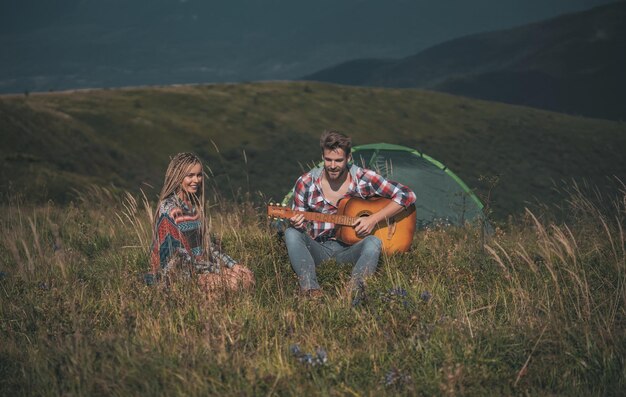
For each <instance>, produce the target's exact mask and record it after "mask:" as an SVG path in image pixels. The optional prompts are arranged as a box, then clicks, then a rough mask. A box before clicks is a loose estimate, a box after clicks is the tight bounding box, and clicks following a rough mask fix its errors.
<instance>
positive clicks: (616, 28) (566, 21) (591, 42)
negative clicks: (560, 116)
mask: <svg viewBox="0 0 626 397" xmlns="http://www.w3.org/2000/svg"><path fill="white" fill-rule="evenodd" d="M625 43H626V2H624V1H621V2H617V3H614V4H610V5H606V6H602V7H596V8H594V9H592V10H589V11H584V12H580V13H575V14H569V15H565V16H562V17H559V18H555V19H551V20H548V21H544V22H541V23H535V24H531V25H526V26H522V27H518V28H514V29H510V30H504V31H496V32H490V33H484V34H478V35H472V36H467V37H462V38H459V39H456V40H452V41H448V42H445V43H443V44H440V45H437V46H435V47H432V48H430V49H427V50H425V51H422V52H420V53H418V54H416V55H413V56H410V57H407V58H404V59H400V60H396V61H395V62H393V61H390V60H380V61H373V60H369V61H367V65H366V66H364V65H363V64H364V63H365V61H362V62H357V61H353V62H351V63H348V64H343V65H339V66H337V67H335V68H331V69H326V70H323V71H320V72H318V73H315V74H312V75H309V76H307V77H305V78H304V79H305V80H316V81H327V82H334V83H341V84H356V85H368V86H382V87H419V88H427V89H431V90H437V91H443V92H448V93H453V94H459V95H464V96H469V97H474V98H481V99H489V100H495V101H501V102H506V103H513V104H521V105H528V106H534V107H539V108H544V109H549V110H555V111H560V112H567V113H572V114H581V115H585V116H590V117H601V118H609V119H624V118H626V75H625V74H624V73H623V71H624V70H626V44H625ZM355 64H358V65H359V67H358V68H356V67H354V65H355ZM352 75H356V76H362V77H361V78H358V79H356V80H355V79H354V78H353V77H351V76H352Z"/></svg>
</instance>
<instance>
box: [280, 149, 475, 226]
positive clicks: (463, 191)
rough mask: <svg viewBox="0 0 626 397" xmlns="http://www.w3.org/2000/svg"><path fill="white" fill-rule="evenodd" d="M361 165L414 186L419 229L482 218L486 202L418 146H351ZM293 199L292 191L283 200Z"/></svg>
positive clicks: (458, 223) (410, 186) (355, 157)
mask: <svg viewBox="0 0 626 397" xmlns="http://www.w3.org/2000/svg"><path fill="white" fill-rule="evenodd" d="M352 158H353V161H354V163H355V164H357V165H358V166H361V167H364V168H369V169H371V170H374V171H376V172H378V173H379V174H381V175H382V176H384V177H385V178H387V179H391V180H394V181H397V182H400V183H402V184H404V185H406V186H408V187H409V188H411V190H413V191H414V192H415V194H416V196H417V201H416V202H415V207H416V215H417V227H418V228H420V229H423V228H427V227H433V226H445V225H456V226H462V225H465V224H466V223H468V222H469V223H474V222H476V221H480V220H484V219H483V204H482V203H481V202H480V200H479V199H478V197H476V195H475V194H474V193H473V192H472V191H471V190H470V189H469V188H468V187H467V185H466V184H465V183H464V182H463V181H462V180H461V179H460V178H459V177H458V176H457V175H456V174H454V173H453V172H452V171H451V170H450V169H448V168H447V167H446V166H445V165H443V164H441V163H440V162H439V161H437V160H435V159H433V158H432V157H429V156H427V155H425V154H424V153H421V152H419V151H417V150H415V149H411V148H408V147H405V146H400V145H393V144H388V143H374V144H368V145H361V146H355V147H353V148H352ZM290 201H291V193H290V194H288V195H287V196H286V197H285V200H283V203H285V204H287V203H290Z"/></svg>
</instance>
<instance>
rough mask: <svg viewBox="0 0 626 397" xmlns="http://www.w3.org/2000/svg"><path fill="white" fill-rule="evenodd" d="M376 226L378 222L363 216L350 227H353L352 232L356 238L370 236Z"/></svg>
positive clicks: (372, 217)
mask: <svg viewBox="0 0 626 397" xmlns="http://www.w3.org/2000/svg"><path fill="white" fill-rule="evenodd" d="M376 224H378V221H377V220H376V218H375V217H374V216H363V217H360V218H358V219H357V220H356V221H355V222H354V225H352V226H353V227H354V231H355V232H356V234H357V236H359V237H365V236H369V235H370V234H372V231H373V230H374V228H375V227H376Z"/></svg>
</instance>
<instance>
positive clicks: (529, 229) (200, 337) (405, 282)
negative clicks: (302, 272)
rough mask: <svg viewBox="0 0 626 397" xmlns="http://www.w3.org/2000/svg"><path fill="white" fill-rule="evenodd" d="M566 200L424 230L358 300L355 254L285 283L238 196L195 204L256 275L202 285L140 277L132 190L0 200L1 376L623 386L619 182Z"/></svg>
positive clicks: (356, 390)
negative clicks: (65, 200) (487, 225)
mask: <svg viewBox="0 0 626 397" xmlns="http://www.w3.org/2000/svg"><path fill="white" fill-rule="evenodd" d="M572 189H573V191H572V194H571V195H570V198H569V200H568V201H567V202H566V203H565V204H564V205H565V206H566V208H567V209H568V214H569V218H568V219H567V220H564V221H559V222H557V221H554V220H553V219H554V217H553V216H552V214H551V213H550V212H537V211H530V210H529V211H527V212H526V213H525V214H524V215H523V216H521V217H520V218H519V219H518V220H516V221H513V222H511V223H510V225H507V226H499V227H496V231H495V233H494V235H493V236H491V237H490V238H489V240H488V241H487V243H486V246H485V247H483V243H482V241H483V240H482V237H481V233H480V230H479V229H475V228H471V227H469V228H458V229H454V228H448V229H435V230H425V231H421V232H419V233H418V234H417V235H416V237H415V240H414V244H413V248H412V250H411V251H410V252H408V253H405V254H399V255H393V256H386V257H384V258H383V259H382V261H381V265H380V268H379V271H378V273H377V274H376V276H375V277H373V278H371V279H370V280H368V284H367V286H366V288H365V290H364V291H362V294H361V295H359V296H358V298H359V299H357V300H355V299H353V298H354V296H348V294H346V293H345V292H344V282H345V281H347V280H348V278H349V274H350V270H351V269H350V266H342V265H338V264H336V263H334V262H330V263H326V264H323V265H321V266H320V267H319V272H318V273H319V279H320V283H321V285H322V287H323V288H324V290H325V296H324V297H323V298H322V299H321V300H319V301H307V300H303V299H301V298H299V297H298V295H297V282H296V280H295V277H294V275H293V272H292V271H291V269H290V267H289V262H288V258H287V255H286V251H285V247H284V245H283V244H282V242H281V241H280V240H279V239H277V238H276V237H275V235H274V234H273V232H272V230H271V229H270V228H269V226H268V224H267V222H266V221H265V220H264V219H263V217H262V213H263V212H264V209H263V208H255V207H254V206H253V205H252V204H250V203H247V202H245V203H238V204H237V203H234V202H230V201H228V200H223V199H220V200H215V199H213V198H212V199H211V200H210V202H209V211H208V212H207V217H208V219H207V222H209V224H210V225H211V229H212V230H213V231H214V232H215V233H218V234H219V235H220V236H221V237H222V238H223V243H224V246H225V249H226V250H228V252H229V253H230V254H231V255H232V256H234V257H237V258H240V259H241V260H242V261H243V262H244V263H246V264H247V265H248V266H250V267H251V268H252V269H253V270H254V272H255V275H256V279H257V285H256V289H255V290H254V291H251V292H246V293H231V294H228V295H224V296H220V297H219V299H216V300H209V299H207V298H206V296H204V295H203V293H202V291H201V290H200V289H199V288H198V287H197V286H196V285H195V284H194V283H189V282H188V283H183V282H179V283H174V284H172V285H170V286H169V287H167V288H166V287H165V286H162V285H156V286H146V285H145V284H144V282H143V277H142V275H143V273H144V272H145V271H146V270H147V267H148V265H147V261H148V256H147V247H148V246H149V244H150V241H151V232H150V224H151V219H150V216H151V214H152V206H153V205H154V204H153V203H151V201H150V200H149V199H148V198H146V197H145V196H139V197H134V196H131V195H127V194H126V195H119V194H118V193H116V192H111V191H109V190H107V189H102V188H93V189H90V190H87V191H85V192H83V193H82V195H81V196H79V198H78V199H77V200H76V202H75V203H74V204H71V205H68V206H65V207H59V206H56V205H53V204H48V205H45V206H36V207H33V206H29V205H27V204H25V203H14V204H11V205H10V206H6V207H3V208H2V209H1V210H0V211H1V212H2V217H1V218H0V219H1V220H0V241H1V245H0V260H1V262H0V272H2V273H0V320H1V321H0V338H1V340H2V343H1V344H0V391H1V394H3V395H128V394H132V395H136V394H150V395H233V394H235V395H303V394H304V395H307V394H310V395H511V394H524V395H527V394H530V395H537V394H541V395H544V394H554V395H619V394H620V393H621V391H622V390H623V389H624V386H625V385H624V380H625V379H626V376H625V373H624V368H625V367H624V357H625V356H626V355H625V353H626V348H625V346H626V335H625V332H624V330H625V329H626V327H625V325H626V324H625V323H626V321H625V319H626V316H625V307H626V293H625V289H624V285H625V281H626V279H625V273H626V272H625V269H626V262H625V261H626V259H625V258H626V249H625V240H624V219H625V215H626V189H623V185H622V186H621V188H620V189H621V190H620V194H619V196H617V197H613V198H612V199H610V200H607V198H606V197H602V196H600V197H595V196H593V195H591V196H590V195H588V194H587V193H585V192H584V189H583V187H580V186H578V187H576V186H574V187H573V188H572Z"/></svg>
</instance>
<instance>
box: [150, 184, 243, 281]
mask: <svg viewBox="0 0 626 397" xmlns="http://www.w3.org/2000/svg"><path fill="white" fill-rule="evenodd" d="M154 234H155V235H154V237H153V242H152V250H151V255H150V268H151V273H152V274H153V275H155V276H160V277H163V276H165V275H166V274H167V273H168V272H169V271H171V270H173V269H175V268H180V270H183V271H184V272H185V273H186V274H192V273H194V272H195V273H219V271H220V267H221V266H227V267H229V268H231V267H233V266H234V265H235V264H236V263H237V261H236V260H234V259H233V258H231V257H230V256H228V255H226V254H225V253H224V252H222V250H221V246H220V244H219V242H218V241H217V240H216V239H215V238H213V237H212V238H211V239H210V244H209V245H210V247H209V250H208V255H207V254H206V253H205V249H204V247H203V238H202V237H203V236H202V219H200V213H199V212H198V211H197V209H196V208H195V206H193V205H188V204H187V203H185V202H184V201H183V200H181V199H180V198H179V197H178V196H177V195H175V194H172V195H170V196H168V197H166V198H165V199H164V200H163V201H162V202H161V203H160V205H159V214H158V218H157V222H156V227H155V231H154Z"/></svg>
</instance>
